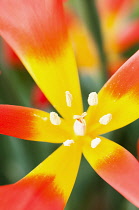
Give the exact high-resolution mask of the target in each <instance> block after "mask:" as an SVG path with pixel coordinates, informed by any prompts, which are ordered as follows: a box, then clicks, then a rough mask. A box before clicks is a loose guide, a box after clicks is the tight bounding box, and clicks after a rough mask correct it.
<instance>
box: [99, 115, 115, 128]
mask: <svg viewBox="0 0 139 210" xmlns="http://www.w3.org/2000/svg"><path fill="white" fill-rule="evenodd" d="M111 120H112V114H106V115H104V116H103V117H101V118H100V119H99V123H100V124H102V125H107V124H108V123H109V122H110V121H111Z"/></svg>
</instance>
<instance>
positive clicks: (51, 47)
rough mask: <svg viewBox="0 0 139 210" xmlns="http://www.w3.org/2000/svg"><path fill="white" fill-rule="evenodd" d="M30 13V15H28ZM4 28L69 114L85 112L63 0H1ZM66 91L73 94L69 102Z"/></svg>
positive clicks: (36, 76) (63, 111)
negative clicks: (70, 104) (68, 104)
mask: <svg viewBox="0 0 139 210" xmlns="http://www.w3.org/2000/svg"><path fill="white" fill-rule="evenodd" d="M25 14H26V15H25ZM0 32H1V35H2V37H3V38H4V39H6V41H7V42H8V43H9V44H10V45H11V46H12V48H13V49H14V50H15V51H16V53H17V54H18V56H19V57H20V59H21V60H22V62H23V63H24V65H25V67H26V68H27V70H28V71H29V73H30V74H31V76H32V77H33V78H34V80H35V81H36V83H37V84H38V86H39V87H40V88H41V90H42V91H43V92H44V94H45V95H46V97H47V98H48V100H49V101H50V102H51V103H52V104H53V106H54V107H55V108H56V109H57V110H58V111H59V112H60V113H61V115H62V116H63V117H65V118H68V119H69V117H71V116H72V115H73V114H81V113H82V100H81V93H80V86H79V81H78V80H79V79H78V72H77V68H76V63H75V58H74V55H73V50H72V47H71V43H70V41H69V39H68V33H67V28H66V18H65V14H64V11H63V3H62V0H51V1H50V0H42V1H40V2H39V4H38V1H37V0H20V1H18V2H17V1H16V0H6V1H5V0H1V1H0ZM65 91H70V92H71V94H72V95H73V103H72V107H70V108H69V107H67V106H66V101H65Z"/></svg>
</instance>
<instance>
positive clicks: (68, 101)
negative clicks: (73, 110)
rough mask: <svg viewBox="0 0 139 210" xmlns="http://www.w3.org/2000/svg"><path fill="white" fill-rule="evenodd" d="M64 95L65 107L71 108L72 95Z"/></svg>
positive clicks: (67, 93) (67, 92)
mask: <svg viewBox="0 0 139 210" xmlns="http://www.w3.org/2000/svg"><path fill="white" fill-rule="evenodd" d="M65 95H66V103H67V106H69V107H71V105H72V94H71V93H70V92H69V91H66V92H65Z"/></svg>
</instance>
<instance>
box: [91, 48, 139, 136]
mask: <svg viewBox="0 0 139 210" xmlns="http://www.w3.org/2000/svg"><path fill="white" fill-rule="evenodd" d="M138 93H139V51H137V52H136V53H135V54H134V55H133V56H132V57H131V58H130V59H129V60H128V61H127V62H125V63H124V64H123V65H122V66H121V68H120V69H119V70H118V71H117V72H116V73H115V74H114V75H113V76H112V77H111V78H110V79H109V81H108V82H107V83H106V84H105V85H104V87H103V88H102V89H101V90H100V92H99V94H98V101H99V102H98V105H97V106H95V107H90V108H89V110H88V115H87V118H88V119H87V121H88V126H89V127H90V128H89V130H88V132H89V133H90V135H91V134H93V133H94V132H95V134H97V135H99V134H103V133H107V132H109V131H112V130H115V129H118V128H121V127H123V126H125V125H127V124H129V123H131V122H133V121H134V120H136V119H138V117H139V94H138ZM109 113H110V114H112V120H111V121H110V122H109V123H108V124H107V125H101V124H100V123H99V119H100V118H101V117H102V116H104V115H107V114H109ZM92 125H93V126H92Z"/></svg>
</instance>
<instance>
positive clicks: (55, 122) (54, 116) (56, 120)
mask: <svg viewBox="0 0 139 210" xmlns="http://www.w3.org/2000/svg"><path fill="white" fill-rule="evenodd" d="M50 121H51V123H52V124H53V125H60V123H61V119H60V117H59V116H58V114H57V113H55V112H50Z"/></svg>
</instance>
